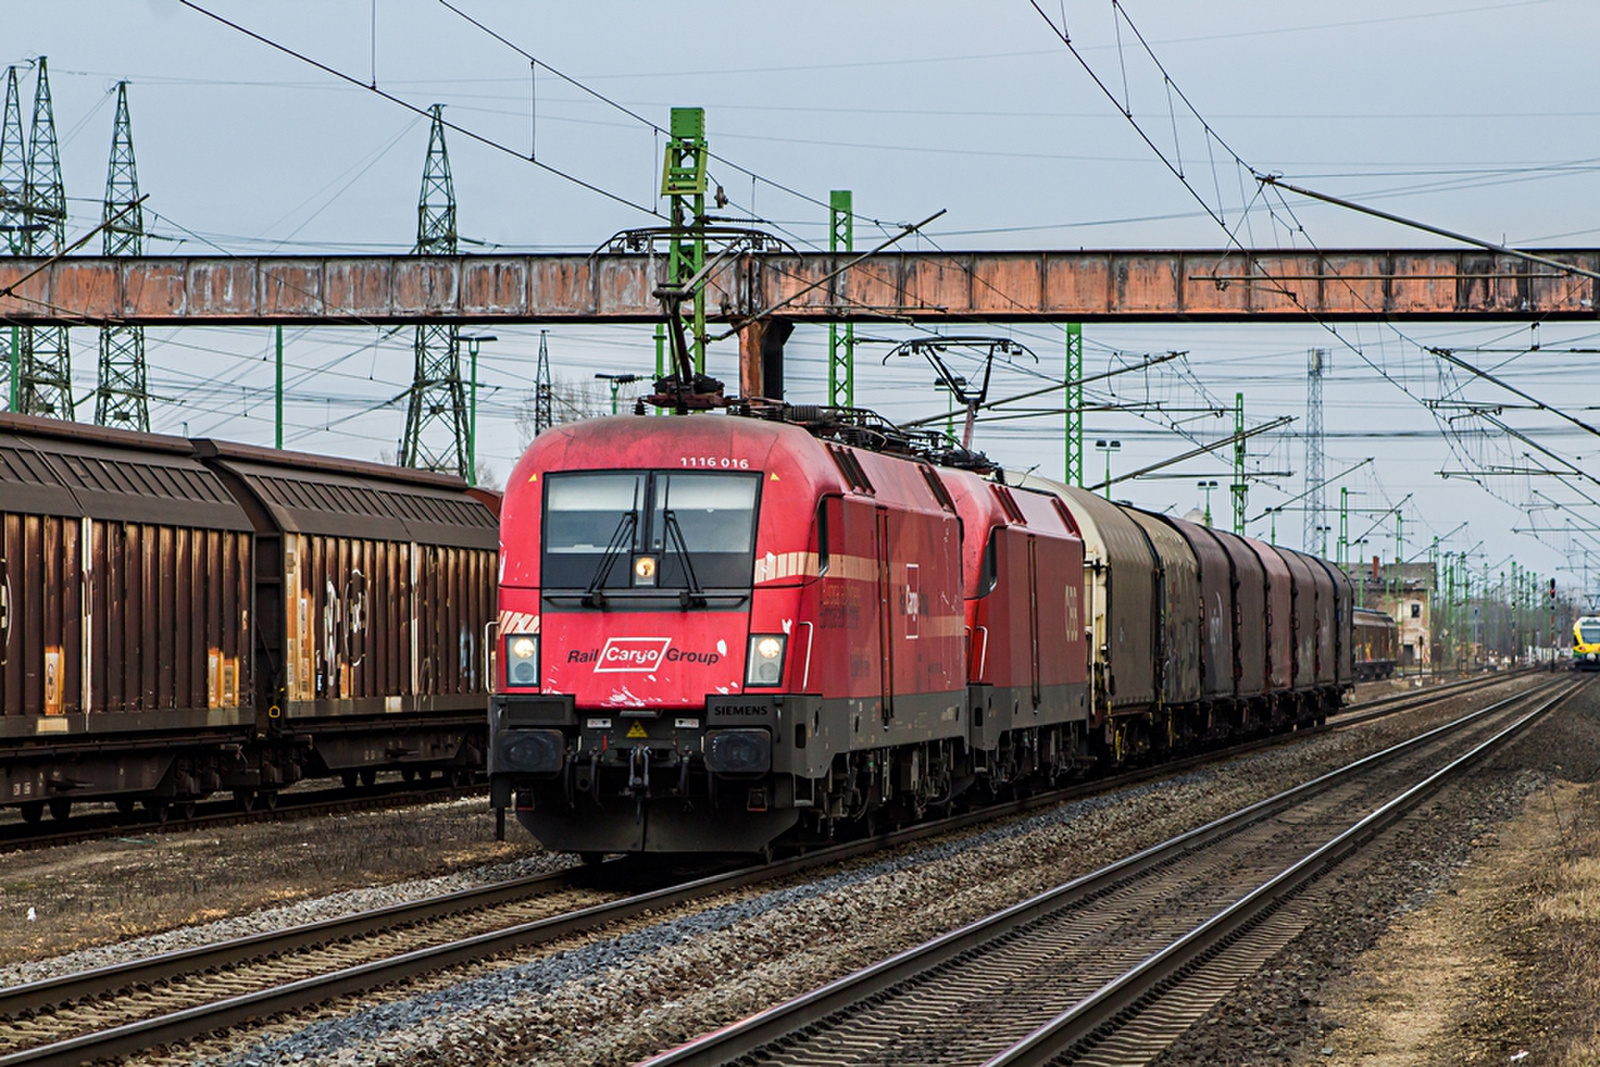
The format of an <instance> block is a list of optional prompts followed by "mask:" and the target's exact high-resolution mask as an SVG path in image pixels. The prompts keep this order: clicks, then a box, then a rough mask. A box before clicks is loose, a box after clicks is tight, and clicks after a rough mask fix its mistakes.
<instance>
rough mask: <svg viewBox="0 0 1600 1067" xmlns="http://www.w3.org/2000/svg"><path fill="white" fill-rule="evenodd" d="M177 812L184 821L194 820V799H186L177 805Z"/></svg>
mask: <svg viewBox="0 0 1600 1067" xmlns="http://www.w3.org/2000/svg"><path fill="white" fill-rule="evenodd" d="M177 814H178V818H179V819H182V820H183V821H184V822H192V821H193V820H194V814H195V803H194V801H192V800H185V801H183V802H182V803H181V804H178V805H177Z"/></svg>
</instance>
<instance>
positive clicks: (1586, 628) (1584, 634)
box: [1578, 619, 1600, 645]
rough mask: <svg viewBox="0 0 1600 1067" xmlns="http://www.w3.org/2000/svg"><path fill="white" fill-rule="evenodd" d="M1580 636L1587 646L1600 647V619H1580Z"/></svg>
mask: <svg viewBox="0 0 1600 1067" xmlns="http://www.w3.org/2000/svg"><path fill="white" fill-rule="evenodd" d="M1578 636H1579V637H1580V638H1581V639H1582V640H1583V643H1584V644H1586V645H1600V619H1579V620H1578Z"/></svg>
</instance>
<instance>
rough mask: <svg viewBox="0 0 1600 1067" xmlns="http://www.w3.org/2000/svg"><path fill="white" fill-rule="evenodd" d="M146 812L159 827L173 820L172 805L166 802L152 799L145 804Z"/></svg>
mask: <svg viewBox="0 0 1600 1067" xmlns="http://www.w3.org/2000/svg"><path fill="white" fill-rule="evenodd" d="M144 810H145V814H147V815H149V816H150V818H151V819H152V820H153V821H154V822H155V824H156V825H157V826H165V825H167V822H168V821H169V820H171V818H172V805H171V804H168V803H167V802H166V801H165V800H156V799H155V798H151V799H150V800H147V801H145V802H144Z"/></svg>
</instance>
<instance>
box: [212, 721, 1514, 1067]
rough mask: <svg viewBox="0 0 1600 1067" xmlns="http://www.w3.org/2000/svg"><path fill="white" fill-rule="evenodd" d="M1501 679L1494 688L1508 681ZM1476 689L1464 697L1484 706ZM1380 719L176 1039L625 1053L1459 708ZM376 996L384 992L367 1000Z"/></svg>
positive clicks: (714, 1021) (496, 1052) (533, 1055)
mask: <svg viewBox="0 0 1600 1067" xmlns="http://www.w3.org/2000/svg"><path fill="white" fill-rule="evenodd" d="M1508 691H1509V690H1500V691H1499V692H1500V695H1504V693H1505V692H1508ZM1485 699H1486V698H1484V697H1479V698H1477V699H1476V701H1475V703H1474V706H1479V705H1481V703H1483V702H1485ZM1463 707H1464V702H1463V701H1460V700H1457V701H1451V702H1449V703H1448V704H1447V705H1446V706H1445V707H1442V708H1437V709H1433V710H1430V711H1428V712H1425V713H1421V714H1412V715H1403V716H1398V717H1396V718H1392V719H1385V720H1379V721H1378V722H1375V723H1370V724H1365V725H1363V726H1360V727H1356V728H1352V729H1350V730H1345V731H1340V732H1336V733H1333V734H1329V735H1325V736H1322V737H1318V738H1313V739H1310V740H1308V741H1306V742H1305V743H1303V744H1299V745H1295V746H1292V747H1288V748H1283V749H1277V750H1273V751H1269V752H1265V753H1261V754H1257V755H1254V756H1251V757H1247V758H1243V759H1239V760H1235V761H1232V762H1230V763H1228V764H1225V765H1221V766H1218V767H1214V768H1207V769H1205V770H1203V771H1198V772H1194V773H1190V774H1185V775H1182V776H1179V777H1177V778H1174V779H1169V780H1167V781H1164V782H1161V783H1158V784H1154V785H1145V786H1140V787H1136V788H1133V789H1128V790H1123V791H1120V792H1117V793H1114V794H1109V795H1106V796H1101V797H1094V798H1090V799H1088V800H1083V801H1078V802H1074V803H1072V804H1069V805H1066V806H1063V807H1061V808H1058V809H1055V810H1052V811H1050V812H1047V813H1043V814H1039V815H1034V816H1031V817H1029V818H1025V819H1020V820H1014V821H1011V822H1009V823H1007V824H1005V825H997V826H992V827H990V828H987V829H985V830H983V831H980V832H978V833H968V834H966V835H963V836H961V837H959V838H957V839H954V840H950V841H946V842H943V843H940V844H937V845H933V846H927V845H923V846H917V847H913V848H908V849H907V850H904V851H902V852H901V853H899V854H896V855H892V856H888V857H880V858H875V859H873V860H871V861H868V862H858V863H856V864H852V865H850V866H848V867H846V868H845V869H843V870H835V871H833V872H831V873H825V874H821V875H813V876H810V877H809V878H807V879H804V880H800V881H797V882H794V883H791V884H785V885H781V886H776V887H772V888H770V889H766V890H764V891H763V892H759V893H743V894H735V895H733V896H731V897H727V898H716V899H713V900H709V901H704V902H699V903H696V904H694V905H691V906H685V907H683V908H680V909H674V910H672V911H670V912H667V913H664V914H663V915H661V916H659V917H655V918H654V919H653V920H647V921H639V922H633V923H629V924H624V925H623V926H622V927H619V928H618V929H616V930H613V931H608V932H607V933H605V934H601V935H595V936H590V937H588V938H584V939H579V940H576V941H574V942H571V943H567V944H564V945H562V946H558V947H557V948H555V949H554V950H548V951H544V952H540V953H537V954H533V955H531V956H530V957H528V958H523V959H517V960H505V961H493V962H486V963H484V964H482V965H479V966H478V967H475V968H469V969H467V971H465V972H458V973H457V974H456V975H454V976H437V977H435V978H434V979H430V980H428V981H426V982H424V983H418V984H416V985H413V986H411V987H409V988H408V990H404V991H394V992H392V993H389V994H385V995H383V996H381V997H380V996H371V997H368V998H366V999H365V1000H364V1001H363V1002H361V1003H359V1004H358V1003H356V1002H347V1003H346V1004H344V1005H343V1006H342V1007H340V1006H334V1007H332V1008H330V1009H329V1010H328V1011H326V1012H323V1013H321V1014H323V1015H325V1016H329V1017H328V1018H324V1019H322V1020H321V1021H318V1022H316V1023H312V1024H310V1025H305V1024H304V1023H302V1024H300V1025H298V1026H297V1025H295V1024H294V1023H293V1022H292V1021H286V1022H284V1023H281V1024H277V1025H273V1026H270V1027H267V1028H263V1029H259V1030H258V1031H257V1032H256V1034H255V1036H254V1037H250V1036H248V1035H243V1034H236V1035H233V1037H232V1038H231V1039H230V1040H229V1041H228V1042H227V1043H226V1044H223V1043H220V1042H219V1043H217V1044H216V1045H214V1046H213V1045H207V1046H205V1047H204V1048H199V1047H195V1048H190V1049H187V1050H184V1052H185V1058H187V1059H192V1058H194V1057H197V1056H201V1055H205V1056H210V1057H212V1059H213V1061H214V1062H233V1063H288V1062H337V1063H371V1062H385V1063H390V1062H401V1063H404V1062H416V1063H432V1062H450V1063H496V1062H507V1061H513V1060H523V1061H540V1062H601V1063H604V1062H626V1061H630V1060H633V1059H637V1058H639V1057H640V1056H644V1055H648V1054H650V1053H652V1052H654V1051H657V1050H659V1049H661V1048H665V1047H670V1046H671V1045H673V1044H676V1043H678V1042H680V1041H682V1040H685V1039H687V1038H689V1037H692V1036H694V1035H695V1034H697V1033H701V1032H704V1031H706V1030H709V1029H712V1028H715V1027H716V1026H720V1025H724V1024H726V1023H728V1022H731V1021H735V1020H737V1019H739V1018H742V1017H744V1016H745V1015H748V1014H751V1013H752V1012H754V1011H758V1010H760V1009H761V1008H764V1007H766V1006H769V1005H771V1004H773V1003H776V1002H779V1001H781V1000H784V999H787V998H788V997H791V996H794V995H797V994H799V993H801V992H804V991H806V990H808V989H811V988H814V987H815V986H817V985H820V984H822V983H824V982H826V981H829V980H831V979H833V978H836V977H839V976H841V975H843V974H846V973H848V972H850V971H851V970H854V969H856V968H859V967H861V966H864V965H866V964H868V963H871V962H873V961H875V960H877V959H881V958H883V957H884V956H887V955H890V954H892V953H894V952H897V951H900V950H902V949H905V948H907V947H910V946H912V945H915V944H917V943H920V942H921V941H924V940H926V939H928V938H930V937H933V936H936V935H937V934H940V933H943V932H945V931H947V930H949V929H952V928H954V927H956V926H959V925H961V924H963V923H966V922H969V921H971V920H973V919H976V918H979V917H981V916H982V915H984V914H987V913H989V912H991V911H993V910H996V909H998V908H1000V907H1003V906H1005V905H1007V904H1010V903H1014V902H1015V901H1017V900H1021V899H1024V898H1026V897H1028V896H1031V895H1033V894H1034V893H1037V892H1040V891H1042V890H1044V889H1046V888H1049V887H1051V886H1053V885H1055V884H1058V883H1059V882H1061V881H1063V880H1066V879H1068V878H1071V877H1073V876H1075V875H1077V874H1081V873H1085V872H1086V871H1089V870H1092V869H1094V868H1096V867H1099V866H1101V865H1103V864H1105V863H1108V862H1111V861H1112V860H1114V859H1117V858H1119V857H1120V856H1123V855H1126V854H1127V853H1129V852H1131V851H1135V850H1137V849H1139V848H1143V847H1146V846H1148V845H1151V844H1154V843H1157V842H1158V841H1160V840H1164V839H1165V838H1167V837H1170V836H1172V835H1173V834H1175V833H1178V832H1181V831H1182V830H1184V829H1187V828H1190V827H1192V826H1195V825H1198V824H1200V823H1202V822H1205V821H1207V820H1209V819H1211V818H1214V817H1216V816H1218V815H1221V814H1224V813H1226V812H1227V811H1231V810H1233V809H1234V808H1237V807H1239V806H1241V805H1243V804H1246V803H1249V802H1251V801H1253V800H1256V799H1259V798H1261V797H1264V796H1267V795H1270V794H1271V793H1273V792H1276V791H1278V790H1280V789H1282V788H1285V787H1287V786H1288V785H1292V784H1294V783H1296V782H1298V781H1302V780H1304V779H1305V778H1308V777H1312V776H1314V775H1316V774H1318V773H1321V772H1323V771H1325V770H1328V769H1331V768H1332V767H1334V766H1337V765H1339V764H1342V763H1344V762H1347V761H1348V760H1350V759H1352V758H1355V757H1357V756H1360V755H1363V754H1365V753H1367V752H1370V751H1374V750H1376V749H1378V748H1381V747H1384V746H1386V745H1387V744H1390V743H1393V742H1394V741H1395V740H1398V739H1399V738H1401V737H1403V736H1410V735H1411V734H1413V733H1416V732H1420V731H1421V730H1422V729H1424V728H1426V727H1428V726H1431V725H1435V724H1437V723H1438V722H1441V721H1444V720H1446V719H1447V718H1450V717H1453V715H1455V714H1459V713H1460V711H1461V710H1463ZM379 1001H382V1002H383V1003H378V1002H379Z"/></svg>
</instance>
